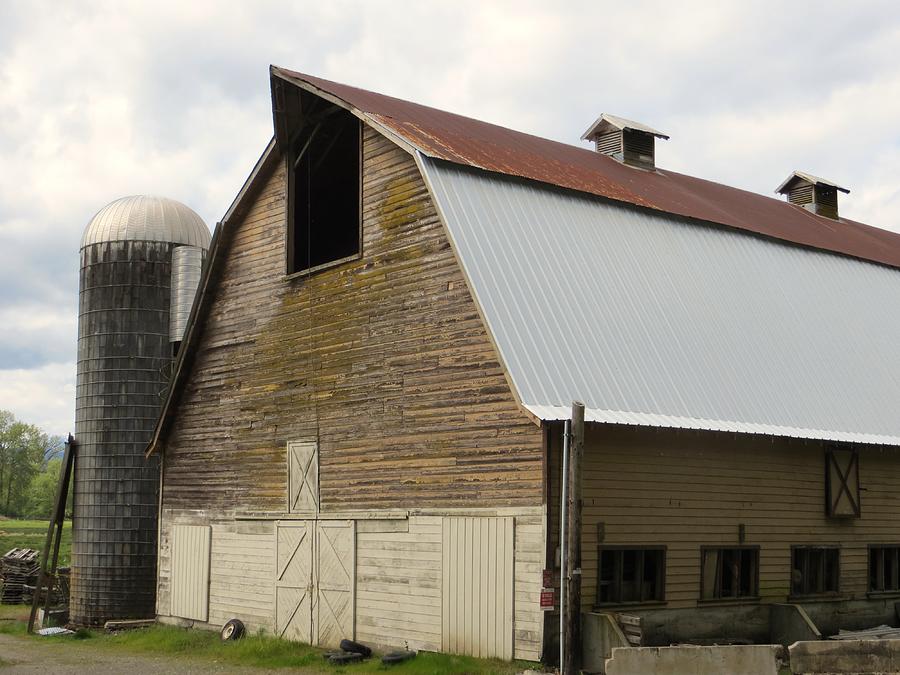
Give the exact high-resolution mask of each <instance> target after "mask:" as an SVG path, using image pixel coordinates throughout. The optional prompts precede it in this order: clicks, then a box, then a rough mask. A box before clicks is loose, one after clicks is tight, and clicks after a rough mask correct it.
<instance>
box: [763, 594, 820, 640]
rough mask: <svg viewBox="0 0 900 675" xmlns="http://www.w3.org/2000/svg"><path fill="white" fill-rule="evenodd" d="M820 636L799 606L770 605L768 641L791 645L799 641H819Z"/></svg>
mask: <svg viewBox="0 0 900 675" xmlns="http://www.w3.org/2000/svg"><path fill="white" fill-rule="evenodd" d="M821 639H822V634H821V633H820V632H819V630H818V628H817V627H816V625H815V624H814V623H813V622H812V620H811V619H810V618H809V615H808V614H807V613H806V611H805V610H804V609H803V608H802V607H800V606H799V605H788V604H783V605H772V608H771V610H770V611H769V641H770V642H772V643H774V644H778V645H784V646H785V647H786V646H788V645H792V644H794V643H795V642H799V641H801V640H821Z"/></svg>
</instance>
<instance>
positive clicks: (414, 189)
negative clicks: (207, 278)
mask: <svg viewBox="0 0 900 675" xmlns="http://www.w3.org/2000/svg"><path fill="white" fill-rule="evenodd" d="M364 136H365V139H364V147H363V167H364V168H363V172H364V176H363V209H362V211H363V254H362V257H361V259H359V260H357V261H353V262H348V263H344V264H341V265H338V266H336V267H333V268H330V269H327V270H324V271H321V272H318V273H316V274H313V275H312V276H311V277H308V278H307V277H304V276H302V275H301V276H300V277H295V278H287V277H286V276H285V273H284V270H285V261H284V239H285V178H284V168H283V162H282V163H279V164H278V168H277V169H276V170H274V171H273V172H272V173H271V175H270V176H268V177H265V176H262V177H261V179H262V180H266V181H267V183H266V184H265V185H264V186H263V188H262V189H261V191H260V192H259V195H258V196H257V198H256V200H255V202H254V203H253V204H252V206H251V207H250V209H249V210H248V212H247V214H246V215H245V216H244V217H243V219H242V220H241V221H239V222H235V223H232V224H230V225H229V227H233V228H236V229H234V231H233V235H232V237H231V239H230V242H229V243H228V245H227V248H226V250H225V251H224V254H225V255H226V258H225V261H224V265H222V267H221V276H220V278H218V279H217V280H216V282H217V283H215V284H214V288H213V290H212V299H211V303H212V304H211V305H210V307H209V312H208V315H207V318H206V320H205V322H204V323H203V325H202V334H201V336H200V339H199V341H198V343H197V346H196V353H195V358H194V360H193V365H192V368H191V371H190V373H189V376H188V378H187V383H186V386H185V389H184V392H183V394H182V395H181V398H180V402H179V403H177V404H176V407H175V409H174V411H173V413H174V419H173V423H172V426H171V428H170V431H169V432H168V434H167V436H166V437H164V438H163V439H162V441H163V447H164V451H165V486H164V497H163V501H164V506H165V507H172V508H176V507H177V508H188V509H198V508H201V509H213V508H227V509H233V508H237V509H246V510H264V511H274V512H281V511H283V510H284V504H285V501H286V492H285V491H286V473H285V464H286V462H285V446H286V443H287V442H288V441H290V440H294V439H298V438H318V439H319V453H320V454H319V461H320V491H321V492H320V494H321V508H322V510H323V511H328V510H336V509H362V508H379V507H382V508H397V507H402V508H411V507H425V506H432V507H433V506H453V505H458V506H462V505H471V504H478V505H479V506H506V505H539V504H540V503H541V488H542V476H541V434H540V430H539V429H538V428H537V427H536V426H535V425H534V424H533V423H531V422H530V421H529V420H528V418H527V417H526V416H525V415H524V414H523V413H522V412H521V411H520V410H519V409H518V407H517V405H516V403H515V401H514V399H513V396H512V394H511V392H510V390H509V387H508V385H507V382H506V379H505V376H504V374H503V372H502V369H501V367H500V365H499V363H498V361H497V358H496V355H495V352H494V350H493V347H492V345H491V343H490V340H489V337H488V335H487V333H486V331H485V327H484V325H483V323H482V321H481V320H480V318H479V316H478V312H477V310H476V307H475V303H474V302H473V300H472V298H471V296H470V294H469V291H468V289H467V287H466V284H465V282H464V279H463V276H462V273H461V271H460V269H459V266H458V264H457V262H456V260H455V258H454V255H453V253H452V250H451V249H450V245H449V242H448V241H447V238H446V236H445V234H444V231H443V227H442V225H441V223H440V222H439V219H438V217H437V214H436V212H435V210H434V207H433V205H432V203H431V199H430V197H429V195H428V192H427V189H426V188H425V185H424V183H423V181H422V179H421V176H420V174H419V172H418V169H417V167H416V165H415V162H414V161H413V159H412V158H411V157H410V156H409V155H408V154H406V153H405V152H404V151H402V150H400V149H399V148H397V147H396V146H395V145H393V144H392V143H391V142H390V141H388V140H386V139H385V138H383V137H382V136H380V135H379V134H377V133H376V132H374V131H372V130H371V129H369V128H368V127H367V128H366V129H365V134H364Z"/></svg>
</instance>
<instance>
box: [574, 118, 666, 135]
mask: <svg viewBox="0 0 900 675" xmlns="http://www.w3.org/2000/svg"><path fill="white" fill-rule="evenodd" d="M611 129H618V130H619V131H621V130H623V129H634V130H635V131H643V132H645V133H648V134H653V135H654V136H656V137H657V138H665V139H668V138H669V137H668V136H667V135H666V134H664V133H663V132H661V131H657V130H656V129H654V128H653V127H648V126H647V125H646V124H642V123H641V122H634V121H632V120H627V119H625V118H624V117H619V116H618V115H610V114H609V113H602V114H601V115H600V117H598V118H597V119H596V120H594V123H593V124H592V125H591V126H589V127H588V130H587V131H585V132H584V135H582V137H581V140H585V139H588V138H590V137H591V136H593V135H594V134H595V133H603V132H604V131H609V130H611Z"/></svg>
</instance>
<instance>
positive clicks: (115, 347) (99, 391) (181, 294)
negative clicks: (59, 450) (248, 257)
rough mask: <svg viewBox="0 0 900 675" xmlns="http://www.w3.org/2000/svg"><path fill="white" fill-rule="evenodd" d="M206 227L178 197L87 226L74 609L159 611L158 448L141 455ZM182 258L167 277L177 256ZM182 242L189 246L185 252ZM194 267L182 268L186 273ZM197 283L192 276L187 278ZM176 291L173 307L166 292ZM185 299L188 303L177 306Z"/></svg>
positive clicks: (128, 202) (97, 618)
mask: <svg viewBox="0 0 900 675" xmlns="http://www.w3.org/2000/svg"><path fill="white" fill-rule="evenodd" d="M209 239H210V235H209V229H208V228H207V227H206V225H205V224H204V223H203V221H202V219H201V218H200V217H199V216H198V215H197V214H196V213H194V212H193V211H192V210H191V209H189V208H188V207H187V206H185V205H184V204H181V203H179V202H176V201H174V200H169V199H165V198H161V197H145V196H136V197H125V198H122V199H118V200H116V201H114V202H112V203H110V204H109V205H107V206H106V207H104V208H103V209H101V210H100V211H99V212H98V213H97V215H95V216H94V218H93V219H92V220H91V222H90V223H89V224H88V226H87V227H86V228H85V232H84V236H83V237H82V242H81V270H80V280H79V320H78V375H77V385H76V406H75V408H76V411H75V437H76V441H77V447H78V449H77V456H76V462H75V473H74V504H73V509H74V518H73V532H72V582H71V584H72V585H71V598H70V615H71V620H72V622H73V623H76V624H79V625H99V624H102V623H103V622H104V621H106V620H109V619H117V618H144V617H152V616H153V615H154V613H155V583H156V553H157V550H156V546H157V508H158V489H159V460H158V458H156V457H153V458H151V459H149V460H147V459H145V457H144V450H145V448H146V445H147V442H148V441H149V439H150V436H151V435H152V432H153V428H154V426H155V424H156V420H157V417H158V415H159V411H160V407H161V405H162V397H163V395H164V393H165V390H166V387H167V385H168V376H169V366H170V364H171V361H172V356H173V344H177V343H178V341H180V339H181V334H180V333H177V331H175V330H173V328H174V327H172V326H171V325H170V323H171V319H170V317H175V316H178V317H181V316H185V315H186V313H187V312H189V311H190V303H191V302H192V300H193V296H194V293H195V291H196V282H197V281H199V272H198V271H197V270H196V269H195V268H196V266H197V264H198V260H199V263H201V264H202V259H203V257H204V256H205V252H206V250H207V249H208V247H209ZM180 247H184V248H186V249H188V248H190V249H193V250H192V251H182V252H179V253H178V255H177V258H178V259H183V258H184V259H189V260H190V261H192V264H191V265H188V266H187V267H186V268H185V264H183V263H182V264H181V265H180V268H185V269H187V272H185V271H184V269H182V272H180V273H179V274H178V275H176V276H177V279H176V281H175V287H176V288H174V289H173V256H175V251H177V250H178V248H180ZM185 254H186V255H185ZM188 277H189V278H188ZM191 284H193V287H191ZM173 302H176V303H178V305H179V306H178V307H173V306H172V303H173ZM185 305H186V306H187V308H186V309H185V307H184V306H185Z"/></svg>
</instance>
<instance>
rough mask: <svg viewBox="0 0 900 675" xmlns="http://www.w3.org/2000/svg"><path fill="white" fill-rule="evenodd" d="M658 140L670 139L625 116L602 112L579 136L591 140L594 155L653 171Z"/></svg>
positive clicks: (584, 139)
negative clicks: (598, 154)
mask: <svg viewBox="0 0 900 675" xmlns="http://www.w3.org/2000/svg"><path fill="white" fill-rule="evenodd" d="M657 138H664V139H665V140H669V137H668V136H666V135H665V134H664V133H662V132H661V131H657V130H656V129H653V128H651V127H648V126H647V125H646V124H641V123H640V122H632V121H631V120H626V119H625V118H624V117H616V116H615V115H609V114H607V113H603V114H602V115H600V117H598V118H597V121H596V122H594V123H593V124H592V125H591V127H590V128H589V129H588V130H587V131H585V132H584V135H583V136H582V137H581V140H583V141H594V146H595V147H596V149H597V152H599V153H602V154H604V155H609V156H610V157H612V158H614V159H616V160H618V161H620V162H622V163H623V164H628V165H629V166H636V167H639V168H641V169H650V170H652V169H655V168H656V158H655V147H654V146H655V143H656V139H657Z"/></svg>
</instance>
